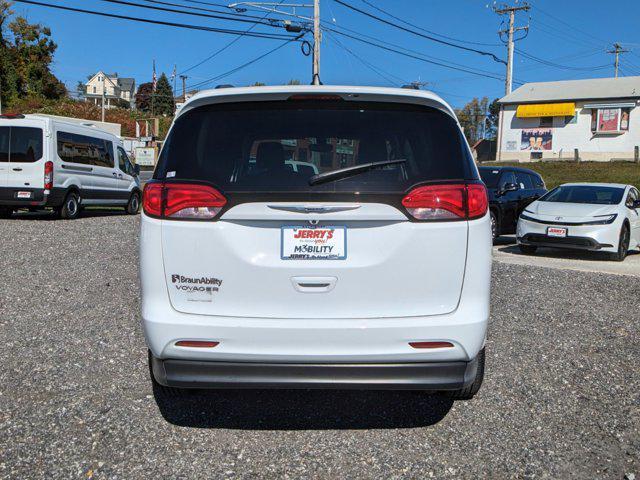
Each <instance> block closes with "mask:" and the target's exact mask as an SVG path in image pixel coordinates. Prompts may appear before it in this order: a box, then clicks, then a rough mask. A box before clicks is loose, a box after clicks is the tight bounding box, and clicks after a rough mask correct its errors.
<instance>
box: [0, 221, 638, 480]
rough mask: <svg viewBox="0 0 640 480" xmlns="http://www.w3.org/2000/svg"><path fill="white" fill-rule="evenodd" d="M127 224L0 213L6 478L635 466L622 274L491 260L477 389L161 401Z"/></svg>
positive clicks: (133, 236)
mask: <svg viewBox="0 0 640 480" xmlns="http://www.w3.org/2000/svg"><path fill="white" fill-rule="evenodd" d="M87 215H90V216H87ZM138 222H139V219H138V218H137V217H130V216H125V215H122V214H119V213H114V212H113V211H112V212H104V213H101V212H97V211H90V212H86V213H85V214H84V216H83V217H82V218H80V219H78V220H75V221H60V220H54V219H51V218H50V217H42V216H38V215H23V216H21V217H20V218H14V219H11V220H0V245H2V251H1V252H2V253H1V255H0V272H1V274H2V281H1V282H0V338H1V339H2V344H3V348H2V349H1V350H0V362H1V365H2V368H1V369H0V478H7V479H9V478H11V479H17V478H19V479H24V478H43V479H44V478H46V479H51V478H64V479H67V478H84V479H87V478H120V479H131V478H167V479H177V478H258V477H259V478H275V477H277V478H332V479H333V478H553V479H558V478H563V479H564V478H580V479H585V478H589V479H591V478H604V479H609V478H610V479H623V478H625V476H626V477H627V478H632V475H635V477H636V478H638V477H640V376H639V375H638V352H640V332H639V329H640V328H639V326H640V309H639V308H638V305H639V299H640V285H639V284H638V281H637V280H636V279H635V278H634V277H629V276H624V275H608V274H602V273H593V272H581V271H569V270H563V269H549V268H542V267H538V266H532V265H516V264H510V263H502V262H496V263H495V264H494V273H493V293H492V314H491V315H492V317H491V318H492V323H491V326H490V331H489V339H488V343H487V374H486V378H485V383H484V385H483V387H482V389H481V390H480V393H479V394H478V395H477V396H476V398H475V399H474V400H472V401H467V402H455V403H453V402H451V401H450V400H448V399H446V398H443V397H440V396H430V395H425V394H422V393H416V392H355V391H214V392H204V393H202V392H197V393H193V394H191V395H188V396H187V397H186V398H184V399H182V400H180V399H171V398H166V397H160V396H157V397H156V396H155V395H154V391H153V390H152V388H151V384H150V381H149V379H148V371H147V365H146V347H145V345H144V339H143V336H142V332H141V328H140V325H139V314H138V295H139V291H138V279H137V236H138ZM248 295H250V293H248ZM248 300H250V298H249V297H248Z"/></svg>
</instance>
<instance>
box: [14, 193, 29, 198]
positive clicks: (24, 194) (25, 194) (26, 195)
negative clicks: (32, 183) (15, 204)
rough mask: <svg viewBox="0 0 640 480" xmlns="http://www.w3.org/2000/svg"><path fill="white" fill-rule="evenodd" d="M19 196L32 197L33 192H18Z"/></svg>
mask: <svg viewBox="0 0 640 480" xmlns="http://www.w3.org/2000/svg"><path fill="white" fill-rule="evenodd" d="M16 196H17V197H18V198H31V192H18V194H17V195H16Z"/></svg>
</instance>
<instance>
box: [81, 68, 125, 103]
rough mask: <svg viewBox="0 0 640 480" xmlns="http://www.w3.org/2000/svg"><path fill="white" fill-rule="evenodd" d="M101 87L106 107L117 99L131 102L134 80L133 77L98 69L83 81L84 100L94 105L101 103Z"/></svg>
mask: <svg viewBox="0 0 640 480" xmlns="http://www.w3.org/2000/svg"><path fill="white" fill-rule="evenodd" d="M103 89H104V92H105V106H106V108H111V107H114V106H115V104H116V103H117V101H118V100H124V101H126V102H129V104H133V101H134V96H135V93H136V81H135V79H133V78H122V77H118V74H117V73H114V74H108V73H104V72H102V71H99V72H97V73H96V74H94V75H93V76H92V77H91V78H90V79H89V81H88V82H87V83H85V94H84V97H85V100H86V101H87V102H92V103H95V104H96V105H102V91H103Z"/></svg>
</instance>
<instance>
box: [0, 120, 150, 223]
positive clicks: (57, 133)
mask: <svg viewBox="0 0 640 480" xmlns="http://www.w3.org/2000/svg"><path fill="white" fill-rule="evenodd" d="M138 172H139V169H138V167H137V166H134V165H133V164H132V163H131V162H130V161H129V158H128V157H127V154H126V152H125V151H124V148H123V146H122V142H121V140H120V139H119V138H118V137H116V136H115V135H113V134H111V133H108V132H105V131H102V130H99V129H97V128H95V127H93V126H91V125H90V124H88V125H83V124H79V123H75V122H72V121H64V120H60V119H56V118H51V117H47V116H40V115H0V217H5V218H6V217H8V216H10V215H11V214H12V213H13V212H14V211H15V210H17V209H20V208H28V209H30V210H36V209H42V208H52V209H54V210H55V211H56V212H58V213H59V214H60V216H61V217H62V218H67V219H72V218H76V217H77V216H78V215H79V213H80V209H81V208H82V207H84V206H87V205H97V206H122V207H124V208H125V209H126V211H127V213H129V214H136V213H138V210H139V207H140V181H139V179H138Z"/></svg>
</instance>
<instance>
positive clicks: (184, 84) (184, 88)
mask: <svg viewBox="0 0 640 480" xmlns="http://www.w3.org/2000/svg"><path fill="white" fill-rule="evenodd" d="M187 78H188V77H187V76H186V75H180V79H181V80H182V103H184V102H186V101H187Z"/></svg>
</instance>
